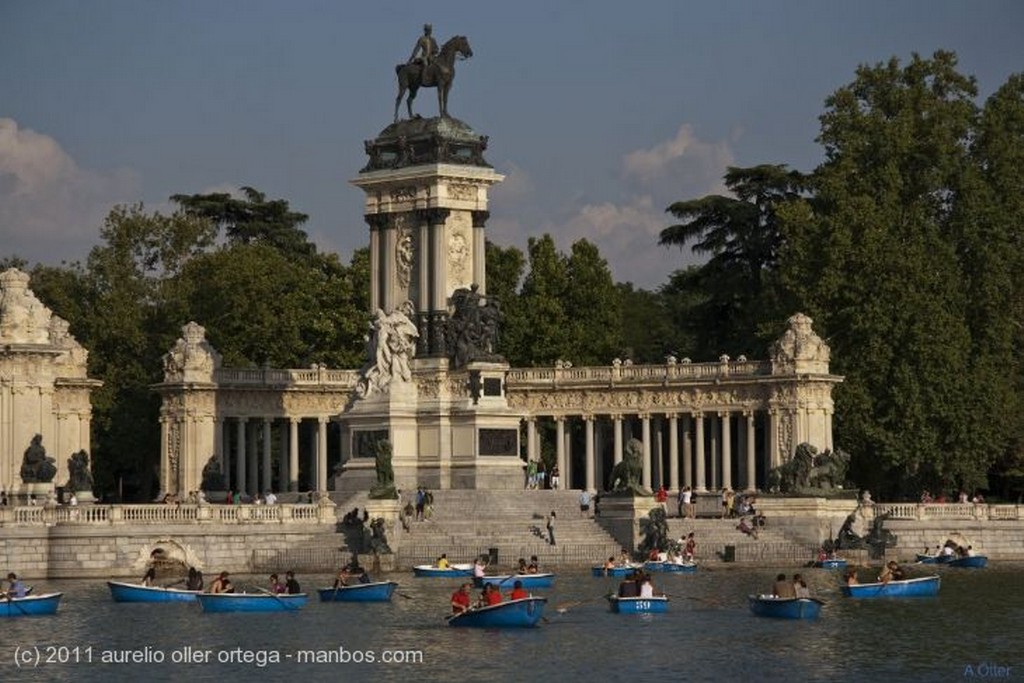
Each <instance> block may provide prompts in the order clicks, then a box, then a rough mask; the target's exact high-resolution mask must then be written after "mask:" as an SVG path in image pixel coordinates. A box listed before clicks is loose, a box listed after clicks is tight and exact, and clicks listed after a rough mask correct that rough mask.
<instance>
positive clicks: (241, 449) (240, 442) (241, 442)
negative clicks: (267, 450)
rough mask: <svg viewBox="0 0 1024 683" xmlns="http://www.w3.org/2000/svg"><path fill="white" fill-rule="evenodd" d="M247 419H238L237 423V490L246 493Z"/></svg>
mask: <svg viewBox="0 0 1024 683" xmlns="http://www.w3.org/2000/svg"><path fill="white" fill-rule="evenodd" d="M245 422H246V420H245V418H244V417H240V418H238V422H236V423H235V437H236V438H235V490H236V491H240V492H241V491H245V485H246V476H245V475H246V471H245V465H246V463H245V452H246V449H245Z"/></svg>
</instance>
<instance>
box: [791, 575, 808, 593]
mask: <svg viewBox="0 0 1024 683" xmlns="http://www.w3.org/2000/svg"><path fill="white" fill-rule="evenodd" d="M793 592H794V593H795V594H796V597H798V598H809V597H811V591H810V589H809V588H808V587H807V582H806V581H804V577H802V576H800V575H799V574H793Z"/></svg>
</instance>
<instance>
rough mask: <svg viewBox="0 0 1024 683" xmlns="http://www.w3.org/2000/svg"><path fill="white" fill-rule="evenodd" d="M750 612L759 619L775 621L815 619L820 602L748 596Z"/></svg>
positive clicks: (818, 611)
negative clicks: (766, 618) (773, 619)
mask: <svg viewBox="0 0 1024 683" xmlns="http://www.w3.org/2000/svg"><path fill="white" fill-rule="evenodd" d="M747 601H748V602H749V603H750V611H751V612H753V613H754V614H756V615H757V616H759V617H773V618H775V619H816V618H817V616H818V614H820V613H821V606H822V605H823V604H825V603H823V602H822V601H821V600H815V599H814V598H778V597H775V596H774V595H749V596H747Z"/></svg>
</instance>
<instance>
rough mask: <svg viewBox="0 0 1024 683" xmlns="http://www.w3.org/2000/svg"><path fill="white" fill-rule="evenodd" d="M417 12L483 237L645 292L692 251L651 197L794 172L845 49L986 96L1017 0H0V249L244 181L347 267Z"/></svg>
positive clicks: (31, 245)
mask: <svg viewBox="0 0 1024 683" xmlns="http://www.w3.org/2000/svg"><path fill="white" fill-rule="evenodd" d="M424 22H431V23H432V24H433V25H434V33H435V35H436V36H437V38H438V39H439V42H443V41H444V40H445V39H447V38H449V37H450V36H452V35H455V34H462V35H466V36H467V37H468V38H469V40H470V42H471V43H472V46H473V51H474V56H473V58H472V59H470V60H467V61H464V62H460V63H459V64H458V75H457V78H456V83H455V86H454V88H453V90H452V94H451V99H450V103H449V111H450V113H451V114H452V116H455V117H456V118H459V119H461V120H463V121H465V122H466V123H468V124H469V125H471V126H472V127H473V128H474V129H475V130H476V131H477V132H479V133H481V134H484V135H488V136H490V147H489V149H488V152H487V155H486V156H487V159H488V161H490V163H491V164H493V165H494V166H495V168H496V169H497V171H498V172H500V173H503V174H505V175H506V176H507V178H506V181H505V182H504V183H503V184H501V185H499V186H497V187H495V188H493V190H492V193H491V200H492V201H491V219H490V221H489V223H488V234H489V237H490V239H492V240H493V241H495V242H496V243H498V244H501V245H503V246H509V245H516V246H519V247H521V248H525V245H526V240H527V237H529V236H531V235H538V234H541V233H544V232H548V233H551V234H552V235H554V236H555V238H556V241H557V242H558V244H559V246H560V247H561V248H563V249H568V247H569V245H570V244H571V243H572V242H573V241H575V240H577V239H579V238H581V237H586V238H588V239H590V240H591V241H593V242H595V243H596V244H597V245H598V246H599V247H600V249H601V253H602V254H603V255H604V257H605V258H606V259H607V260H608V261H609V264H610V265H611V267H612V272H613V275H614V277H615V278H616V279H617V280H619V281H631V282H634V283H636V284H637V285H639V286H642V287H648V288H651V287H656V286H658V285H660V284H662V283H664V282H665V280H666V278H667V277H668V274H669V273H670V272H671V271H672V270H674V269H676V268H679V267H681V266H683V265H685V264H687V263H691V262H693V257H692V256H691V255H690V254H689V250H688V249H687V251H686V252H680V251H679V250H678V249H666V248H664V247H658V246H657V237H658V233H659V232H660V230H661V229H662V228H664V227H666V226H668V225H670V224H671V222H672V221H671V217H670V216H669V215H668V214H666V213H665V208H666V207H667V206H668V205H669V204H670V203H672V202H673V201H676V200H679V199H688V198H692V197H698V196H702V195H704V194H707V193H709V192H715V191H720V190H721V177H722V175H723V173H724V172H725V168H726V166H728V165H740V166H743V165H754V164H758V163H787V164H789V165H791V166H793V167H795V168H798V169H801V170H809V169H811V168H813V167H814V166H815V165H816V164H817V163H818V162H819V161H820V158H821V150H820V147H819V146H818V145H817V144H816V143H815V137H816V136H817V134H818V116H819V115H820V114H821V113H822V111H823V103H824V100H825V98H826V97H827V96H828V95H829V94H830V93H831V92H833V91H834V90H835V89H836V88H838V87H840V86H842V85H843V84H846V83H848V82H850V81H851V80H852V79H853V77H854V70H855V69H856V67H857V65H858V64H862V63H876V62H880V61H885V60H887V59H888V58H889V57H892V56H897V57H899V58H900V59H901V60H904V61H905V60H907V59H908V58H909V57H910V56H911V54H912V53H913V52H918V53H921V54H924V55H930V54H932V53H933V52H934V51H935V50H937V49H950V50H954V51H955V52H957V54H958V55H959V57H960V67H961V71H962V72H964V73H967V74H971V75H974V76H976V77H977V78H978V84H979V88H980V90H981V94H982V97H985V96H987V95H989V94H991V92H992V91H993V90H995V89H996V88H998V87H999V85H1001V84H1002V83H1003V82H1004V81H1005V80H1006V78H1007V77H1008V76H1009V75H1010V74H1011V73H1013V72H1015V71H1021V70H1024V38H1022V37H1021V36H1022V29H1024V3H1021V2H1017V1H1016V0H1007V1H1002V2H998V1H987V2H986V1H979V2H965V1H960V2H951V1H947V0H929V1H925V0H905V1H900V2H897V1H893V0H887V1H884V2H880V1H875V0H870V1H864V2H847V3H838V2H824V1H811V0H807V1H804V0H793V1H786V2H783V1H780V2H768V1H755V0H749V1H738V0H732V1H730V0H713V1H707V2H703V1H701V2H684V1H680V0H650V1H647V0H635V1H634V2H628V3H627V2H622V1H621V0H619V1H611V0H594V1H592V2H551V1H550V0H548V1H547V2H536V1H534V0H517V1H516V2H502V3H496V2H487V1H485V0H476V1H474V2H436V3H423V2H418V3H411V2H395V1H385V0H373V1H364V2H358V3H349V2H337V1H328V0H320V1H314V0H289V1H288V2H285V1H283V0H282V1H278V2H270V1H247V2H241V1H238V0H205V1H202V2H200V1H192V2H184V1H175V0H163V1H161V2H155V1H153V0H91V1H88V2H82V1H71V0H0V65H2V67H3V68H2V69H0V257H2V256H8V255H12V254H18V255H20V256H22V257H24V258H27V259H28V260H29V261H30V262H31V263H35V262H37V261H41V262H44V263H59V262H60V261H61V260H75V259H82V260H84V258H85V256H86V255H87V253H88V250H89V248H90V247H91V246H92V245H94V244H96V243H97V242H98V241H99V229H100V226H101V225H102V221H103V217H104V216H105V215H106V214H107V212H108V211H109V210H110V208H111V206H113V205H114V204H115V203H127V202H138V201H142V202H144V203H145V204H146V206H147V208H149V209H155V210H162V211H168V210H169V209H170V208H171V207H170V205H169V204H168V202H167V198H168V197H169V196H170V195H172V194H175V193H192V192H208V191H226V190H230V189H233V188H237V187H239V186H242V185H251V186H253V187H256V188H257V189H259V190H262V191H264V192H266V193H267V195H268V196H270V197H273V198H284V199H287V200H288V201H289V202H290V203H291V205H292V207H293V208H294V209H295V210H298V211H302V212H305V213H307V214H309V215H310V220H309V223H308V224H307V225H306V226H305V228H306V230H307V232H309V234H310V236H311V237H312V238H313V239H314V241H316V243H317V244H318V245H319V246H320V248H321V249H323V250H328V251H335V252H338V253H339V254H340V255H341V258H342V260H344V261H347V260H348V259H349V258H350V256H351V253H352V250H353V249H356V248H359V247H361V246H363V245H365V244H366V243H367V241H368V237H367V234H368V233H367V227H366V224H365V223H364V221H363V219H362V213H363V210H362V194H361V192H360V191H359V190H358V189H357V188H355V187H352V186H351V185H349V183H348V181H349V180H350V179H352V178H353V177H355V175H356V174H357V173H358V171H359V169H360V168H361V167H362V166H363V164H364V163H365V156H364V152H363V141H364V140H366V139H369V138H373V137H374V136H376V134H377V133H379V132H380V131H381V130H382V129H383V128H384V127H385V126H386V125H387V124H388V123H390V121H391V117H392V111H393V106H394V98H395V94H396V91H395V87H396V86H395V77H394V70H393V67H394V65H395V64H396V63H398V62H400V61H404V60H405V59H406V58H408V56H409V53H410V52H411V51H412V47H413V44H414V42H415V40H416V38H417V37H418V35H419V34H420V32H421V26H422V24H423V23H424ZM436 106H437V105H436V99H435V97H434V93H433V91H432V90H431V91H423V92H421V94H420V96H419V98H418V99H417V107H416V109H417V111H418V112H419V113H421V114H423V115H425V116H433V115H436Z"/></svg>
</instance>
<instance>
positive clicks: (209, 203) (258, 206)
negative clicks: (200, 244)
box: [171, 186, 316, 259]
mask: <svg viewBox="0 0 1024 683" xmlns="http://www.w3.org/2000/svg"><path fill="white" fill-rule="evenodd" d="M241 192H242V194H243V195H245V196H244V198H243V199H238V198H236V197H233V196H231V195H230V194H227V193H223V192H217V193H212V194H193V195H184V194H176V195H173V196H172V197H171V201H173V202H176V203H177V204H179V205H180V206H181V208H182V209H183V210H184V211H185V212H186V213H188V214H189V215H191V216H197V217H202V218H206V219H208V220H210V221H212V222H213V223H214V224H215V225H216V226H217V227H218V228H223V229H224V231H225V234H226V236H227V238H228V241H229V242H232V243H236V244H266V245H268V246H270V247H272V248H274V249H276V250H278V251H279V252H281V253H282V254H285V255H286V256H288V257H289V258H299V259H301V258H305V257H309V256H312V255H313V254H315V253H316V246H315V245H314V244H313V243H312V242H310V241H309V238H308V237H307V235H306V233H305V232H304V231H302V230H301V229H300V228H299V226H300V225H302V224H303V223H305V222H306V220H308V219H309V216H307V215H306V214H304V213H298V212H295V211H292V210H291V208H290V207H289V206H288V202H287V201H285V200H283V199H274V200H269V201H268V200H267V197H266V195H265V194H264V193H262V192H260V191H259V190H255V189H253V188H251V187H248V186H245V187H243V188H241Z"/></svg>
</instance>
